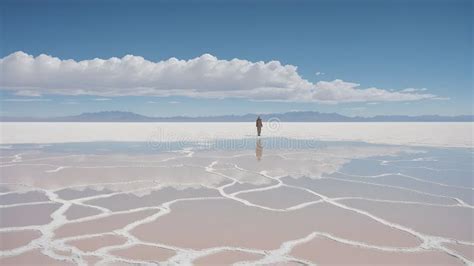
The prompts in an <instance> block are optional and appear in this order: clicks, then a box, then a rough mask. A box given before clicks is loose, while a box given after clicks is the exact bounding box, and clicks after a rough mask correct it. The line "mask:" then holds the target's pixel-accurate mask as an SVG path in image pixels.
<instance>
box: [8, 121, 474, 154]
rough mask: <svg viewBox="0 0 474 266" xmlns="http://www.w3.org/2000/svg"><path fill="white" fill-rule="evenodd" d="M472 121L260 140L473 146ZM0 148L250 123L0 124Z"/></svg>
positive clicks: (246, 132) (203, 136) (240, 131)
mask: <svg viewBox="0 0 474 266" xmlns="http://www.w3.org/2000/svg"><path fill="white" fill-rule="evenodd" d="M473 128H474V123H473V122H274V123H265V124H264V129H263V137H286V138H293V139H311V140H322V141H360V142H367V143H376V144H392V145H409V146H434V147H465V148H470V147H473ZM0 130H1V131H0V132H1V136H0V143H1V144H25V143H38V144H48V143H69V142H95V141H118V142H125V141H127V142H128V141H155V142H160V141H161V142H172V141H204V140H213V139H241V138H256V129H255V125H254V123H252V122H142V123H140V122H107V123H103V122H0Z"/></svg>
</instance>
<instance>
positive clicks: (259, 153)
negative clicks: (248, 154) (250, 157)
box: [255, 139, 263, 161]
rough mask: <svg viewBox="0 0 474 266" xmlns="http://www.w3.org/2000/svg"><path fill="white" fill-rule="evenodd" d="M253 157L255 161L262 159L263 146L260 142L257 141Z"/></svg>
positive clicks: (259, 140)
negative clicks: (255, 158)
mask: <svg viewBox="0 0 474 266" xmlns="http://www.w3.org/2000/svg"><path fill="white" fill-rule="evenodd" d="M255 146H256V147H255V156H257V160H258V161H260V160H261V159H262V154H263V145H262V140H261V139H257V145H255Z"/></svg>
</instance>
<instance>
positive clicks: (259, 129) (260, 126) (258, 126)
mask: <svg viewBox="0 0 474 266" xmlns="http://www.w3.org/2000/svg"><path fill="white" fill-rule="evenodd" d="M256 126H257V134H258V136H259V137H260V133H262V127H263V123H262V119H261V118H260V116H259V117H257V121H256Z"/></svg>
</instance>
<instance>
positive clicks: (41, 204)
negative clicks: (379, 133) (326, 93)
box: [0, 139, 474, 265]
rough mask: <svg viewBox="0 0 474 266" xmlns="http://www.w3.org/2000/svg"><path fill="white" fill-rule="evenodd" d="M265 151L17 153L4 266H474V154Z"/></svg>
mask: <svg viewBox="0 0 474 266" xmlns="http://www.w3.org/2000/svg"><path fill="white" fill-rule="evenodd" d="M265 141H266V139H263V144H264V145H263V155H262V154H260V155H258V154H257V156H256V154H255V146H254V147H248V146H244V147H240V149H237V150H235V149H233V150H228V149H212V150H208V149H203V148H202V146H200V144H192V143H190V144H189V145H188V146H186V147H184V148H180V149H177V150H173V149H170V150H167V151H161V150H156V149H154V150H153V149H149V150H146V149H147V147H148V146H146V145H143V144H141V143H138V144H137V143H128V144H127V143H121V144H118V145H119V146H120V147H119V148H117V147H116V146H114V145H115V144H114V143H102V144H97V145H96V146H97V149H94V145H93V144H91V143H84V144H83V145H84V147H82V146H81V144H74V145H73V146H74V148H73V149H71V145H69V144H67V143H66V144H52V145H49V146H40V145H27V144H22V145H16V144H12V145H9V148H8V149H2V154H1V157H2V160H1V164H0V173H1V184H0V204H1V205H0V217H1V219H0V225H1V227H0V238H1V240H2V242H1V245H0V249H1V251H0V264H2V265H18V264H41V263H43V264H47V265H70V264H73V265H88V264H97V265H110V264H113V265H116V264H140V265H143V264H144V265H154V264H164V265H176V264H183V265H191V264H201V265H208V264H234V263H235V264H238V265H260V264H282V263H286V264H307V265H314V264H328V263H329V264H330V263H338V264H352V263H357V264H367V263H372V264H391V263H395V262H397V263H400V264H433V263H438V264H443V265H457V264H465V265H473V262H472V260H473V257H474V256H473V252H474V236H473V231H472V224H473V219H474V218H473V217H474V207H473V201H472V198H473V197H474V187H473V185H472V176H473V175H472V174H473V173H472V171H473V170H472V156H473V153H472V149H469V148H449V149H447V148H441V147H440V148H433V147H430V148H427V147H409V146H392V145H373V144H364V143H348V142H321V143H319V144H318V145H316V146H313V145H311V147H307V148H304V147H301V146H298V149H276V148H265ZM253 144H254V145H255V141H253ZM127 145H130V147H132V148H134V147H141V149H143V151H142V152H140V151H139V150H138V151H137V150H133V152H129V151H128V148H127V147H128V146H127ZM99 148H100V150H99ZM148 148H149V147H148ZM104 150H110V152H104ZM259 152H260V153H262V150H260V151H259ZM450 154H452V156H450ZM257 157H260V158H257ZM466 158H470V159H469V160H466ZM437 166H439V168H437ZM413 169H416V170H413ZM431 173H436V174H431ZM451 177H452V178H451ZM315 250H317V252H314V251H315Z"/></svg>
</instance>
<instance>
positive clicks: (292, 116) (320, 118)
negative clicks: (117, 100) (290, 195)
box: [0, 111, 474, 122]
mask: <svg viewBox="0 0 474 266" xmlns="http://www.w3.org/2000/svg"><path fill="white" fill-rule="evenodd" d="M256 117H257V115H256V114H246V115H221V116H199V117H188V116H173V117H149V116H144V115H139V114H135V113H132V112H121V111H106V112H97V113H83V114H80V115H75V116H62V117H0V121H1V122H251V121H255V118H256ZM261 117H262V119H263V120H264V121H265V120H268V119H270V118H277V119H279V120H280V121H282V122H472V121H474V116H473V115H460V116H439V115H422V116H405V115H378V116H373V117H359V116H356V117H349V116H344V115H340V114H337V113H319V112H312V111H308V112H288V113H275V114H264V115H261Z"/></svg>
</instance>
